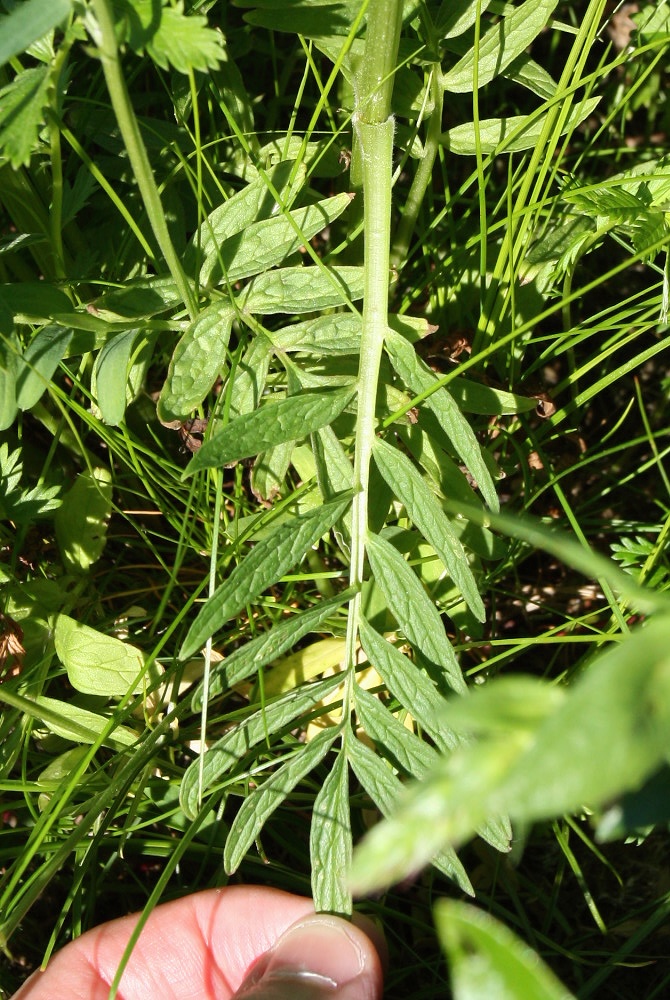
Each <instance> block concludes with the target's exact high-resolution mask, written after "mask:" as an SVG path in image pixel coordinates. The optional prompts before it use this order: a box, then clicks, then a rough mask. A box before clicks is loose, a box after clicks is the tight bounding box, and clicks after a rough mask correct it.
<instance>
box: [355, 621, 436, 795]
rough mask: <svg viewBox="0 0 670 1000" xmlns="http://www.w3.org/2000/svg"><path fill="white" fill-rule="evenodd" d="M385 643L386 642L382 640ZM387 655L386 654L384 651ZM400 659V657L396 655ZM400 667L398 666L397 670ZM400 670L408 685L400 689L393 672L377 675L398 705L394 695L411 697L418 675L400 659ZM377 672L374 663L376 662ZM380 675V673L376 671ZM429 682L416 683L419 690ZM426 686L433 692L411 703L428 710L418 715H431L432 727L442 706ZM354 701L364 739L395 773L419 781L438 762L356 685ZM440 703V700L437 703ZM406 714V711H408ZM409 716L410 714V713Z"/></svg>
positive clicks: (420, 694)
mask: <svg viewBox="0 0 670 1000" xmlns="http://www.w3.org/2000/svg"><path fill="white" fill-rule="evenodd" d="M365 628H367V629H369V628H370V625H369V624H368V623H367V622H366V623H365ZM384 642H386V640H384ZM384 654H386V650H384ZM399 655H400V656H402V653H401V654H399ZM380 659H382V658H380ZM399 666H400V664H399V663H397V664H396V667H399ZM403 667H404V668H405V670H406V673H407V674H408V679H407V682H405V679H404V678H403V679H402V680H401V683H400V685H397V684H396V683H395V672H394V670H393V668H392V669H391V673H390V674H389V672H388V670H386V667H385V666H384V667H383V668H382V669H383V671H384V673H383V674H382V673H380V677H382V679H383V680H384V683H385V684H386V676H389V677H390V680H391V684H386V687H387V688H388V690H389V691H390V692H391V694H393V695H394V697H396V698H397V699H398V701H401V698H400V696H399V694H397V693H396V691H400V692H402V693H403V696H405V695H410V697H411V694H410V692H411V690H412V682H413V679H414V672H415V671H418V670H419V668H418V667H416V666H415V665H414V664H413V663H411V662H410V661H409V660H406V659H405V658H404V657H403ZM375 669H376V662H375ZM378 673H379V671H378ZM426 680H428V678H426V676H425V674H424V673H423V672H421V679H420V681H419V684H418V687H419V688H421V686H422V685H423V684H425V681H426ZM428 683H429V684H430V685H431V687H432V691H431V690H429V691H428V692H427V693H426V694H424V692H423V690H417V692H416V695H417V697H416V698H415V699H414V701H415V703H420V702H421V701H423V702H424V704H425V705H426V706H427V712H426V711H423V712H421V713H420V714H421V715H422V716H426V715H427V714H432V716H433V719H432V725H433V728H434V727H435V721H434V713H435V706H436V705H437V704H439V703H441V704H442V705H444V702H443V701H442V699H441V698H440V696H439V694H438V697H437V698H436V697H435V688H434V686H433V685H432V682H431V681H429V680H428ZM355 699H356V712H357V714H358V718H359V720H360V722H361V723H362V725H363V729H364V730H365V734H366V736H368V737H369V738H370V739H371V740H372V741H373V742H374V743H375V744H376V746H377V750H378V753H380V754H383V755H384V756H385V757H387V758H388V759H389V760H390V761H391V762H392V763H393V765H394V767H396V768H398V770H400V771H402V772H403V773H404V774H406V775H407V776H408V777H414V778H421V777H422V776H423V775H424V774H425V773H426V772H427V771H429V770H430V768H431V767H433V766H434V765H435V763H436V761H437V751H436V750H434V749H433V747H432V746H430V745H429V744H428V743H425V742H424V741H423V740H422V739H419V737H418V736H417V735H416V734H415V733H414V732H412V730H411V729H408V728H407V726H404V725H403V724H402V722H401V721H400V719H397V718H396V717H395V715H393V713H392V712H390V711H389V710H388V708H386V706H385V705H384V704H383V703H382V702H381V701H380V700H379V698H376V697H375V696H374V695H373V694H370V692H369V691H366V690H365V688H364V687H361V686H360V685H358V686H357V687H356V691H355ZM438 699H439V700H438ZM402 704H403V707H406V706H405V703H404V701H402ZM408 711H409V710H408ZM410 714H411V712H410ZM412 718H414V719H415V720H416V721H417V722H418V723H419V725H421V726H422V728H424V727H423V725H422V723H421V719H419V718H417V717H416V716H414V715H412Z"/></svg>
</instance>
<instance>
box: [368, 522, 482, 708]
mask: <svg viewBox="0 0 670 1000" xmlns="http://www.w3.org/2000/svg"><path fill="white" fill-rule="evenodd" d="M367 553H368V558H369V560H370V566H371V568H372V572H373V573H374V577H375V580H376V582H377V585H378V586H379V587H380V588H381V590H382V592H383V594H384V597H385V598H386V601H387V604H388V607H389V610H390V611H391V614H392V615H393V617H394V618H395V620H396V621H397V622H398V625H399V626H400V628H401V630H402V632H403V634H404V635H405V636H406V638H407V639H408V640H409V642H410V643H411V644H412V646H413V647H414V648H415V649H416V650H418V651H419V652H420V653H422V654H423V656H425V657H426V658H427V659H428V660H430V661H431V662H432V663H434V664H436V665H437V666H439V667H441V668H442V669H443V671H444V674H445V677H446V679H447V681H448V682H449V684H450V686H451V687H452V688H453V689H454V691H457V692H459V693H463V692H464V691H465V690H466V685H465V681H464V680H463V674H462V673H461V668H460V666H459V663H458V660H457V659H456V656H455V654H454V651H453V649H452V647H451V643H450V642H449V639H448V638H447V635H446V632H445V631H444V625H443V624H442V620H441V619H440V616H439V613H438V611H437V608H436V607H435V605H434V604H433V602H432V601H431V599H430V598H429V596H428V594H427V593H426V591H425V590H424V588H423V586H422V585H421V583H420V581H419V578H418V577H417V575H416V573H415V572H414V570H413V569H412V568H411V566H410V565H409V563H408V562H407V560H406V559H404V558H403V556H402V555H401V554H400V552H399V551H398V550H397V549H396V548H395V546H394V545H392V544H391V543H390V542H388V541H386V539H385V538H382V537H381V536H380V535H370V536H369V537H368V544H367ZM382 641H383V640H382ZM387 645H388V644H387ZM389 648H391V647H389ZM408 707H409V706H408ZM410 710H411V709H410Z"/></svg>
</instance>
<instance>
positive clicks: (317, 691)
mask: <svg viewBox="0 0 670 1000" xmlns="http://www.w3.org/2000/svg"><path fill="white" fill-rule="evenodd" d="M341 683H342V677H341V676H339V675H335V676H333V677H328V678H326V680H322V681H317V682H316V683H314V684H305V685H303V686H302V687H300V688H298V689H297V690H294V691H289V692H287V693H286V694H284V695H282V697H281V698H277V699H276V700H273V701H270V702H268V704H267V705H264V706H263V708H261V709H260V710H259V711H258V712H254V714H253V715H250V716H248V717H247V718H246V719H244V721H243V722H240V723H239V724H238V725H236V726H234V727H233V728H232V729H230V730H229V731H228V732H227V733H226V734H225V736H222V737H221V739H220V740H218V741H217V742H216V743H215V744H214V745H213V746H211V747H210V748H209V750H207V752H206V753H205V757H204V759H203V761H202V768H203V771H202V788H203V791H205V790H206V789H208V788H211V786H212V785H214V784H216V783H217V782H219V781H220V780H221V779H223V778H225V776H226V775H227V774H228V773H229V772H231V771H233V772H235V769H236V768H237V766H238V765H239V764H240V763H241V762H242V761H244V760H245V758H246V757H247V755H248V754H249V752H250V750H252V749H253V748H254V747H255V746H257V745H258V744H259V743H260V742H261V741H264V740H266V739H267V738H268V736H272V735H273V733H276V732H279V731H280V730H282V729H285V728H287V727H288V728H291V729H295V727H296V726H297V725H298V724H299V723H300V720H301V719H302V717H303V716H309V714H310V713H312V712H314V710H315V708H316V707H317V705H319V704H320V702H322V701H323V700H324V698H327V696H328V695H329V694H330V693H331V691H334V690H335V688H337V687H339V686H340V684H341ZM199 784H200V761H199V760H196V761H194V762H193V763H192V764H191V765H190V767H189V768H188V769H187V771H186V774H185V775H184V777H183V779H182V783H181V790H180V796H179V797H180V802H181V806H182V809H183V810H184V812H185V813H186V815H187V816H188V817H189V819H195V817H196V816H197V815H198V810H199V808H200V805H199V801H198V788H199Z"/></svg>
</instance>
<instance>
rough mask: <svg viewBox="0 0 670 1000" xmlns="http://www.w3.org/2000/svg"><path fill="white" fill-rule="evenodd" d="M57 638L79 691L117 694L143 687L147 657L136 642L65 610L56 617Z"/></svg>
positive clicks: (64, 660)
mask: <svg viewBox="0 0 670 1000" xmlns="http://www.w3.org/2000/svg"><path fill="white" fill-rule="evenodd" d="M54 641H55V644H56V654H57V656H58V658H59V659H60V661H61V663H62V664H63V666H64V667H65V669H66V670H67V675H68V680H69V681H70V684H71V685H72V687H73V688H76V690H77V691H82V692H83V693H84V694H98V695H107V696H108V697H112V698H116V697H122V696H123V695H125V694H127V693H128V691H129V690H130V691H132V692H133V693H137V692H139V691H141V690H142V687H143V676H144V657H143V655H142V653H141V651H140V650H139V649H137V648H136V647H135V646H131V645H130V644H129V643H127V642H122V641H121V640H120V639H116V638H115V637H114V636H111V635H103V634H102V632H97V631H96V630H95V629H94V628H90V627H89V626H88V625H83V624H82V623H81V622H77V621H75V620H74V619H73V618H69V617H68V616H67V615H63V614H61V615H58V618H57V619H56V629H55V633H54Z"/></svg>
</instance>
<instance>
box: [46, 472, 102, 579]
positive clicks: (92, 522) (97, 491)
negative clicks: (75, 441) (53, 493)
mask: <svg viewBox="0 0 670 1000" xmlns="http://www.w3.org/2000/svg"><path fill="white" fill-rule="evenodd" d="M111 513H112V477H111V474H110V472H109V470H108V469H103V468H97V469H94V470H93V472H92V473H90V472H81V473H80V474H79V475H78V476H77V479H76V480H75V483H74V486H72V488H71V489H70V490H69V491H68V492H67V493H66V495H65V497H64V498H63V504H62V506H61V507H60V508H59V510H58V512H57V513H56V540H57V542H58V548H59V550H60V554H61V558H62V560H63V562H64V564H65V565H66V567H67V568H68V569H69V570H70V571H72V572H76V573H86V572H88V570H89V569H90V568H91V566H92V565H93V563H94V562H96V561H97V560H98V559H99V558H100V556H101V555H102V553H103V550H104V548H105V543H106V540H107V523H108V521H109V518H110V515H111Z"/></svg>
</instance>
